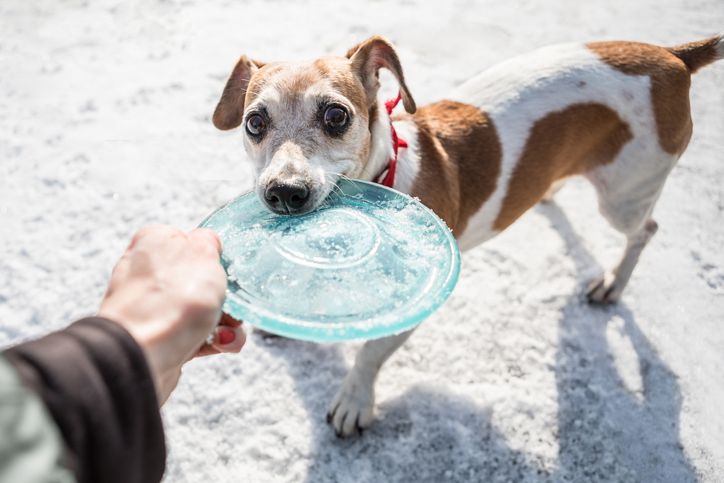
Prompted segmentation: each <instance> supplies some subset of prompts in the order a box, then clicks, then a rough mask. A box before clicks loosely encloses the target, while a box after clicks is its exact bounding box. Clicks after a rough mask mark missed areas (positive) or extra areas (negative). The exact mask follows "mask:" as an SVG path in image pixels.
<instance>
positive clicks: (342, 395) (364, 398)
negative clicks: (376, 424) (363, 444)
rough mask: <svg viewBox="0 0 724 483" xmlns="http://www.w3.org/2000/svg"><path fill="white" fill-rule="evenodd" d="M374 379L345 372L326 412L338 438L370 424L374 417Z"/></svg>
mask: <svg viewBox="0 0 724 483" xmlns="http://www.w3.org/2000/svg"><path fill="white" fill-rule="evenodd" d="M374 406H375V389H374V381H369V382H368V381H366V380H364V379H363V378H361V377H359V376H358V375H357V373H356V372H355V371H354V369H353V370H352V371H350V373H349V374H347V377H346V378H345V380H344V382H343V383H342V387H341V388H340V389H339V391H337V395H336V396H335V397H334V400H333V401H332V404H331V405H330V407H329V411H328V412H327V422H328V423H330V424H331V425H332V426H333V427H334V432H335V433H336V434H337V436H338V437H340V438H346V437H348V436H351V435H353V434H354V433H360V434H362V430H363V429H364V428H367V427H369V426H370V424H372V420H373V418H374Z"/></svg>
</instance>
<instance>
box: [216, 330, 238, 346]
mask: <svg viewBox="0 0 724 483" xmlns="http://www.w3.org/2000/svg"><path fill="white" fill-rule="evenodd" d="M234 339H236V333H234V331H233V330H231V329H220V330H219V344H221V345H227V344H231V343H232V342H234Z"/></svg>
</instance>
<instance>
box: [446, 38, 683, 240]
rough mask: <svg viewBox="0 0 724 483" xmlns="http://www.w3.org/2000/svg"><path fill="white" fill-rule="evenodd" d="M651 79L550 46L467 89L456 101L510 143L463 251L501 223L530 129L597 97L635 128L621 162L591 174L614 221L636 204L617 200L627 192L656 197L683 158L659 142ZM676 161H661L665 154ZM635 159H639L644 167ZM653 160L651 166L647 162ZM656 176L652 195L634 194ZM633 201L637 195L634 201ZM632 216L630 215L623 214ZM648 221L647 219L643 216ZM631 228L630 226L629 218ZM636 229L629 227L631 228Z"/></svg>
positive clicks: (588, 54) (583, 51) (587, 53)
mask: <svg viewBox="0 0 724 483" xmlns="http://www.w3.org/2000/svg"><path fill="white" fill-rule="evenodd" d="M650 86H651V81H650V78H649V77H648V76H631V75H627V74H624V73H622V72H619V71H617V70H615V69H614V68H612V67H610V66H608V65H607V64H605V63H604V62H603V61H601V60H600V59H599V58H598V56H597V55H596V54H595V53H594V52H592V51H591V50H589V49H587V48H586V47H585V46H584V45H580V44H566V45H556V46H552V47H545V48H542V49H539V50H536V51H534V52H531V53H529V54H525V55H522V56H519V57H515V58H513V59H510V60H508V61H506V62H503V63H502V64H499V65H497V66H495V67H493V68H492V69H489V70H487V71H485V72H483V73H482V74H480V75H478V76H477V77H475V78H473V79H471V80H469V81H468V82H466V83H465V84H463V85H462V86H460V87H459V88H458V89H457V90H456V91H455V92H454V93H453V96H452V98H453V100H457V101H460V102H465V103H469V104H473V105H475V106H477V107H479V108H480V109H482V110H484V111H485V112H486V113H487V114H488V115H489V116H490V118H491V119H492V120H493V123H494V124H495V127H496V129H497V133H498V136H499V139H500V143H501V146H502V151H503V157H502V166H501V174H500V176H499V178H498V183H497V186H496V188H495V191H494V192H493V194H492V195H491V196H490V198H489V199H488V200H487V202H486V203H485V204H484V205H483V206H482V207H481V209H480V210H478V212H477V213H475V215H473V217H472V218H471V219H470V221H469V222H468V226H467V229H466V230H465V232H464V233H463V234H462V236H461V238H460V240H459V242H460V245H461V247H462V248H463V249H466V248H470V247H471V246H475V245H477V244H479V243H481V242H483V241H485V240H487V239H488V238H490V237H492V236H494V235H495V234H496V231H495V229H494V228H493V223H494V222H495V219H496V218H497V216H498V213H499V212H500V210H501V207H502V204H503V201H504V199H505V195H506V194H507V191H508V185H509V182H510V177H511V175H512V173H513V170H514V169H515V166H516V164H517V162H518V160H519V158H520V156H521V154H522V152H523V149H524V147H525V144H526V141H527V140H528V136H529V134H530V130H531V128H532V127H533V125H534V124H535V122H536V121H537V120H538V119H540V118H542V117H543V116H545V115H546V114H549V113H552V112H556V111H561V110H563V109H565V108H566V107H568V106H570V105H572V104H577V103H589V102H595V103H600V104H604V105H606V106H608V107H610V108H611V109H613V110H614V111H616V112H617V113H618V114H619V115H620V116H621V118H622V119H623V120H624V121H625V122H626V123H627V124H628V125H629V128H630V129H631V131H632V133H633V135H634V139H633V140H632V141H631V142H629V143H628V144H626V145H625V146H624V148H623V149H622V151H621V153H619V155H618V156H617V158H616V160H615V162H614V163H612V164H611V165H609V166H606V167H604V168H601V169H600V172H597V173H595V174H593V175H592V176H591V177H590V179H591V181H592V182H593V183H594V185H596V187H597V189H598V190H599V193H600V194H601V195H602V197H601V199H602V208H605V209H604V214H605V215H607V218H609V219H612V218H619V213H618V211H619V210H626V209H627V208H626V207H627V206H629V205H628V204H626V203H624V204H622V203H616V202H610V201H609V200H610V199H611V198H614V199H615V198H617V197H619V196H620V195H621V194H622V193H627V198H630V197H631V196H632V195H633V196H638V195H639V194H640V195H641V196H642V198H645V199H642V200H633V201H635V204H636V205H639V206H642V205H650V204H651V203H652V202H653V201H655V197H656V195H655V194H654V192H658V188H659V187H660V185H661V182H662V177H665V176H666V174H667V173H668V170H669V169H670V168H671V166H673V162H674V161H675V159H671V158H672V157H671V156H670V155H668V154H666V153H664V152H663V150H662V149H661V147H660V146H659V143H658V137H657V133H656V125H655V118H654V114H653V108H652V105H651V98H650ZM662 158H663V159H667V160H669V161H670V162H666V163H663V165H662V164H660V160H661V159H662ZM633 164H637V165H638V166H636V169H632V168H633V166H632V165H633ZM643 164H645V165H646V166H644V165H643ZM656 166H661V167H662V168H663V167H664V166H665V167H666V168H665V169H664V170H658V169H657V171H665V172H658V173H657V174H656V176H649V174H647V173H648V172H649V168H655V167H656ZM639 175H642V176H649V177H650V178H651V183H650V186H648V187H647V188H646V189H645V190H644V191H645V193H631V191H630V190H629V189H628V188H629V186H628V185H632V184H640V183H641V181H642V180H641V179H639V178H638V177H637V176H639ZM628 201H631V200H628ZM621 216H622V217H624V218H630V217H631V216H629V215H627V214H621ZM637 221H638V224H639V226H640V224H641V223H643V219H639V220H637ZM626 224H627V225H628V224H630V223H626ZM614 225H616V223H614ZM626 231H628V230H626Z"/></svg>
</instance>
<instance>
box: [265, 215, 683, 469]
mask: <svg viewBox="0 0 724 483" xmlns="http://www.w3.org/2000/svg"><path fill="white" fill-rule="evenodd" d="M537 210H538V212H539V213H541V214H542V215H544V216H545V217H547V218H548V219H549V221H550V223H551V225H552V226H553V227H554V228H555V229H556V230H557V231H558V233H559V234H560V236H561V237H562V238H563V240H564V241H565V246H566V249H567V251H568V254H569V255H570V256H571V257H572V259H573V260H574V262H575V265H576V269H577V273H578V274H579V275H578V278H579V279H580V278H581V277H582V275H581V274H582V273H590V270H591V267H592V266H597V263H596V261H595V260H594V259H593V257H592V256H591V255H590V253H588V252H587V251H586V249H585V248H584V247H583V245H582V244H581V242H580V239H579V237H578V235H577V234H576V233H575V231H574V230H573V228H572V226H571V224H570V222H569V220H568V218H567V217H566V215H565V214H564V213H563V211H562V210H561V209H560V208H559V207H558V206H557V205H556V204H555V203H551V204H546V205H541V206H539V207H538V208H537ZM584 282H585V281H584V280H582V279H580V280H579V286H583V285H584ZM612 324H613V325H614V326H615V330H616V331H617V334H618V337H619V339H621V340H624V341H628V342H627V344H628V347H631V348H632V352H633V357H635V358H636V360H637V361H638V372H639V374H638V376H640V378H639V379H640V382H641V384H640V388H639V389H634V390H632V389H631V388H630V387H627V385H626V383H625V381H624V380H623V379H622V378H621V375H620V374H619V370H618V369H617V365H616V359H615V357H614V353H613V351H612V348H611V346H610V342H609V337H608V336H607V331H610V330H611V325H612ZM559 325H560V327H559V329H560V330H559V334H560V338H559V342H558V349H557V355H556V366H555V378H556V386H557V391H558V428H557V436H558V444H559V454H558V461H557V462H556V464H555V465H554V466H553V467H552V468H543V467H541V466H540V465H539V464H538V463H537V462H536V461H535V460H534V458H531V457H529V456H528V455H526V454H524V453H522V452H519V451H516V450H514V449H512V448H510V445H509V444H508V442H507V440H506V438H505V436H504V435H503V434H501V433H500V432H499V431H497V430H496V428H495V427H493V425H492V424H491V417H490V410H489V409H487V408H485V407H481V406H480V405H479V404H476V402H475V401H473V400H471V399H469V398H465V397H460V396H459V395H455V394H450V393H447V392H445V391H440V390H437V389H435V388H433V387H424V386H419V385H418V386H415V387H411V388H410V389H409V391H407V392H406V393H405V394H404V395H402V396H401V397H399V398H397V399H393V400H386V401H382V402H381V403H380V404H379V406H378V420H377V421H376V422H375V424H374V426H373V427H372V428H371V429H369V430H368V431H366V432H365V434H364V435H363V436H362V437H361V438H355V439H351V440H339V439H337V438H336V437H335V436H334V432H333V431H332V430H331V428H330V427H329V426H328V425H327V424H326V422H325V413H326V409H327V404H328V403H329V401H330V400H331V399H332V397H333V396H334V392H335V391H336V390H337V388H338V387H339V384H340V383H341V381H342V378H343V377H344V375H345V373H346V371H347V367H346V363H345V361H344V359H343V357H342V355H341V353H340V351H339V349H338V348H337V347H336V346H320V345H315V344H310V343H303V342H296V341H291V340H285V339H276V340H275V341H274V342H271V343H270V344H267V345H265V347H267V350H269V351H271V352H273V353H274V354H275V355H276V356H278V357H281V358H286V359H287V360H288V361H289V364H288V365H287V366H288V371H289V373H290V375H291V376H292V377H293V378H294V381H295V384H296V386H297V392H298V393H299V395H300V398H301V400H302V401H303V403H304V405H305V409H306V411H307V413H308V415H309V418H310V420H311V421H312V437H313V439H314V444H313V449H312V450H311V458H312V460H313V461H312V463H311V464H310V467H309V470H308V475H307V482H309V483H312V482H314V483H318V482H326V481H335V482H377V481H379V482H382V481H390V480H389V478H386V476H388V477H389V476H390V475H391V474H394V475H399V474H404V475H406V481H418V482H427V481H486V482H487V481H617V482H620V481H670V482H677V483H678V482H689V481H696V479H697V478H696V473H695V471H694V469H693V467H692V465H691V463H690V462H689V461H688V459H687V457H686V456H685V455H684V452H683V449H682V446H681V443H680V441H679V412H680V409H681V392H680V390H679V386H678V383H677V380H676V376H675V375H674V374H673V373H672V372H671V370H670V369H669V368H668V367H667V366H666V365H665V364H664V363H663V361H662V360H661V359H660V358H659V356H658V354H657V351H656V349H655V348H654V347H653V346H652V345H651V343H650V342H649V340H648V339H647V338H646V336H645V335H644V334H643V332H642V331H641V329H640V328H639V326H638V324H637V322H636V319H635V317H634V314H633V313H631V311H630V310H629V309H628V307H627V306H626V305H625V303H620V304H618V305H616V306H611V307H604V308H601V307H591V306H589V305H588V304H587V303H585V302H584V301H583V299H582V297H581V296H580V294H575V295H573V296H571V297H570V298H569V299H568V301H567V303H566V305H565V306H564V307H563V309H562V310H561V317H560V321H559ZM465 343H467V344H474V342H470V341H466V342H465ZM472 349H473V348H472V347H471V350H472ZM300 360H301V361H302V362H301V363H300V362H299V361H300ZM292 361H295V362H292ZM319 394H324V399H322V400H319V399H318V395H319ZM310 395H313V396H312V397H310Z"/></svg>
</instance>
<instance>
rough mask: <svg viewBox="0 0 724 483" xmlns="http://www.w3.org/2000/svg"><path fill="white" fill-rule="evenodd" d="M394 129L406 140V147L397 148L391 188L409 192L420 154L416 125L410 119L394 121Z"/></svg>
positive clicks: (417, 167) (417, 170)
mask: <svg viewBox="0 0 724 483" xmlns="http://www.w3.org/2000/svg"><path fill="white" fill-rule="evenodd" d="M394 125H395V130H396V131H397V136H398V137H399V138H400V139H404V140H405V141H407V148H403V149H400V150H399V153H398V156H397V175H396V176H395V184H394V185H393V188H395V189H396V190H397V191H402V192H403V193H410V192H411V191H412V185H413V183H414V182H415V178H417V174H418V173H419V171H420V156H419V154H418V146H417V125H416V124H415V123H414V122H412V121H395V122H394Z"/></svg>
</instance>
